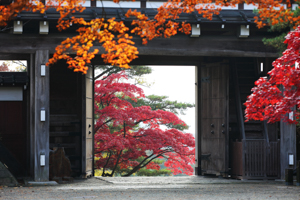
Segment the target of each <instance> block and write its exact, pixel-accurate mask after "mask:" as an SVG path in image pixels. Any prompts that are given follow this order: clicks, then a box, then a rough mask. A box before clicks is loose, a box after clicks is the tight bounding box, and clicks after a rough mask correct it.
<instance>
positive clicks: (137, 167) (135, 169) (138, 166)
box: [124, 153, 164, 177]
mask: <svg viewBox="0 0 300 200" xmlns="http://www.w3.org/2000/svg"><path fill="white" fill-rule="evenodd" d="M163 154H164V153H161V154H157V155H156V156H154V157H153V158H151V159H150V160H149V161H148V162H147V163H146V164H143V163H144V162H145V161H147V160H148V158H150V157H152V156H153V155H154V154H151V155H150V156H148V157H146V158H145V159H144V160H142V162H140V163H139V164H138V165H137V166H135V167H134V168H133V169H132V170H131V171H130V172H129V173H128V174H126V175H124V177H125V176H130V175H132V174H133V173H135V172H137V171H138V170H139V169H141V168H143V167H145V166H146V165H148V164H149V163H150V162H151V161H152V160H154V159H155V158H158V157H159V156H162V155H163ZM142 165H143V166H142Z"/></svg>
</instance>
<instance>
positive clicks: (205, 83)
mask: <svg viewBox="0 0 300 200" xmlns="http://www.w3.org/2000/svg"><path fill="white" fill-rule="evenodd" d="M228 69H229V68H228V65H227V64H225V63H224V62H216V63H211V64H207V65H206V66H204V67H201V68H200V77H201V80H200V81H201V90H200V94H201V129H200V130H201V134H200V141H201V143H200V148H201V170H202V174H215V175H226V174H227V170H228V153H227V152H228V83H229V82H228V81H229V79H228V77H229V76H228V75H229V74H228Z"/></svg>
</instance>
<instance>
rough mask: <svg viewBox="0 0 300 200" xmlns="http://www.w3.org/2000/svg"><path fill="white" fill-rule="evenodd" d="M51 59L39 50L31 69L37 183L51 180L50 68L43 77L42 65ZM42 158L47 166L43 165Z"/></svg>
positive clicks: (32, 143)
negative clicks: (42, 115) (43, 112)
mask: <svg viewBox="0 0 300 200" xmlns="http://www.w3.org/2000/svg"><path fill="white" fill-rule="evenodd" d="M48 59H49V51H48V50H38V51H36V53H35V62H34V65H31V69H30V97H31V102H30V121H31V122H30V136H31V165H32V166H33V179H34V181H36V182H44V181H48V180H49V124H50V123H49V122H50V119H49V118H50V115H49V112H50V110H49V89H50V87H49V68H48V67H46V73H45V76H41V65H44V64H46V63H47V61H48ZM42 110H43V111H45V120H41V113H42V112H41V111H42ZM41 157H42V159H44V160H45V164H44V165H43V164H42V163H41Z"/></svg>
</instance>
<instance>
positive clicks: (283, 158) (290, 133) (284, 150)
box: [280, 121, 296, 179]
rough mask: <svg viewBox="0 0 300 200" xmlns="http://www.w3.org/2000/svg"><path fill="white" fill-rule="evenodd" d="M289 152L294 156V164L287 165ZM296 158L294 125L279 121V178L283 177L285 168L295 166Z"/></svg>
mask: <svg viewBox="0 0 300 200" xmlns="http://www.w3.org/2000/svg"><path fill="white" fill-rule="evenodd" d="M289 154H292V155H293V157H294V165H289ZM295 158H296V125H295V124H289V123H286V122H283V121H281V122H280V165H281V166H280V168H281V169H280V171H281V179H285V169H289V168H291V169H294V168H295V165H296V164H295Z"/></svg>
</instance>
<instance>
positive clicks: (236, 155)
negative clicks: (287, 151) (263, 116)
mask: <svg viewBox="0 0 300 200" xmlns="http://www.w3.org/2000/svg"><path fill="white" fill-rule="evenodd" d="M279 144H280V142H279V141H276V142H269V144H268V143H267V142H266V140H265V139H247V140H243V141H242V142H232V143H231V148H232V154H231V155H232V163H231V166H232V176H233V177H234V178H239V179H276V178H279V177H280V165H279V164H280V156H279V150H280V148H279ZM241 152H242V153H241Z"/></svg>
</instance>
